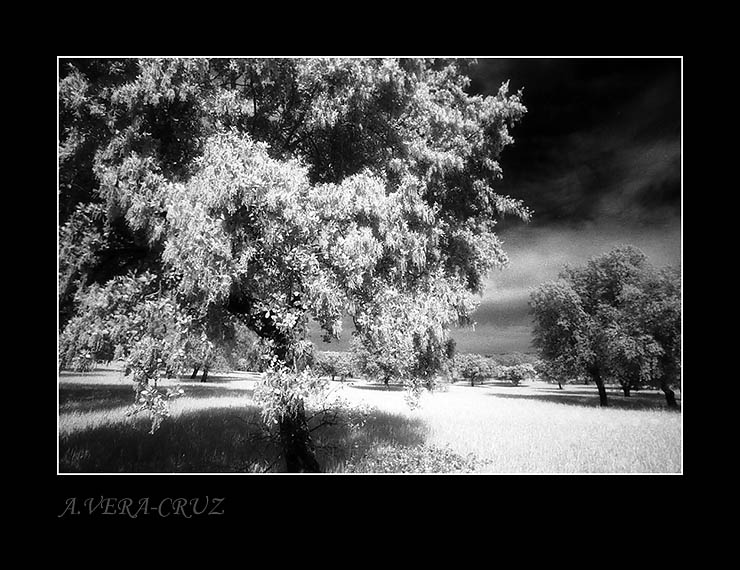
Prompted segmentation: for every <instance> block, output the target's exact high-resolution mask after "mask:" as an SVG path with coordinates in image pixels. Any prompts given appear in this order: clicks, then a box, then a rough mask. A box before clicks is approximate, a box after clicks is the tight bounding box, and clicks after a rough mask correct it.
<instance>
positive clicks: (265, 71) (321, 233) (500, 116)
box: [59, 58, 530, 469]
mask: <svg viewBox="0 0 740 570" xmlns="http://www.w3.org/2000/svg"><path fill="white" fill-rule="evenodd" d="M469 64H470V62H467V61H456V60H422V59H325V58H321V59H319V58H314V59H292V58H291V59H287V58H286V59H229V60H226V59H181V58H167V59H140V60H133V59H124V60H112V59H84V60H60V84H59V111H60V122H59V128H60V131H59V145H60V146H59V179H60V187H59V194H60V215H59V221H60V232H59V235H60V260H59V267H60V276H59V279H60V281H59V292H60V301H59V302H60V324H61V328H62V331H61V340H60V343H61V344H62V345H63V347H64V355H65V356H64V359H65V360H64V361H65V362H72V361H75V358H77V359H78V360H79V358H80V354H82V352H83V351H90V350H94V351H98V352H99V351H100V350H103V349H102V348H101V346H100V345H99V342H100V341H99V337H94V336H93V335H91V334H90V333H88V332H84V331H85V327H86V326H87V324H88V323H95V324H96V325H95V326H96V327H97V329H96V330H98V331H99V333H100V334H102V335H103V337H102V338H104V339H106V340H105V341H104V343H105V342H109V343H111V345H113V346H115V348H114V350H118V352H119V353H120V354H121V355H122V356H123V357H125V358H126V359H127V365H128V366H129V367H130V368H131V369H132V371H133V372H134V377H135V378H137V379H140V380H142V381H146V382H150V381H151V380H152V379H153V378H154V377H156V374H159V370H160V367H154V368H153V367H152V366H151V359H152V358H153V359H154V362H156V363H157V364H158V365H159V364H162V365H163V366H164V367H165V368H167V367H169V369H170V371H172V370H174V369H180V368H181V367H182V366H184V365H185V364H183V362H185V361H186V360H187V358H190V359H191V362H190V364H191V365H192V360H193V359H195V360H198V361H208V360H209V359H210V358H211V356H212V355H211V353H210V352H209V351H212V350H215V348H216V347H218V346H222V345H223V344H224V343H228V342H229V341H230V339H233V338H234V334H235V333H234V330H235V327H236V324H237V323H241V324H242V325H244V326H246V327H247V328H248V329H250V330H251V331H253V332H254V333H255V334H256V335H257V336H258V337H259V338H260V339H261V340H260V342H261V345H262V347H263V348H264V350H265V351H266V352H267V353H268V357H269V358H270V359H271V361H272V357H275V360H274V362H276V363H277V364H276V374H278V376H276V377H274V378H273V380H275V378H283V376H284V375H285V374H288V372H286V370H288V371H291V370H292V372H290V374H294V375H300V374H301V370H302V368H303V367H304V366H305V363H306V361H307V357H308V355H310V352H311V351H310V346H309V345H310V343H309V342H308V340H307V338H308V337H307V332H308V324H309V322H310V319H314V320H315V321H316V322H318V323H319V324H320V326H321V328H322V329H323V331H324V333H325V334H326V335H328V336H338V335H339V334H340V333H341V319H342V316H343V315H344V314H349V315H350V316H351V317H352V318H353V319H354V322H355V325H356V328H357V333H358V342H359V343H361V344H362V345H363V346H365V347H366V349H367V350H368V351H378V350H384V347H386V348H387V347H394V349H395V350H397V351H398V353H399V354H403V355H409V354H413V355H414V358H412V359H411V360H410V361H409V362H412V363H413V365H412V368H413V370H409V369H408V366H407V367H406V368H404V369H403V370H402V372H401V375H402V377H407V376H408V377H416V376H422V377H424V376H428V375H429V374H431V369H432V368H434V367H436V366H438V365H439V364H440V361H439V359H435V358H436V356H435V355H438V354H440V351H441V350H443V349H444V346H445V341H446V338H447V337H446V334H447V329H448V327H449V326H450V325H451V324H454V323H462V324H465V323H468V322H469V320H470V314H471V312H472V310H473V309H474V308H475V306H476V301H475V298H474V295H475V294H476V293H479V292H480V291H481V289H482V286H483V278H484V276H485V275H486V274H487V272H488V271H489V270H491V269H493V268H495V267H503V266H504V265H505V264H506V263H507V257H506V254H505V252H504V250H503V248H502V245H501V243H500V241H499V240H498V238H497V236H496V234H495V232H494V227H495V224H496V219H497V218H499V217H500V216H503V215H507V214H510V215H515V216H518V217H520V218H523V219H528V217H529V215H530V212H529V211H528V210H527V208H526V207H525V206H524V205H523V204H522V203H521V202H519V201H518V200H514V199H511V198H509V197H507V196H502V195H500V194H498V193H497V192H496V191H495V184H496V181H497V180H498V179H499V178H500V176H501V168H500V165H499V162H498V159H499V156H500V154H501V152H502V150H503V149H504V148H505V147H506V146H507V145H508V144H510V143H511V142H512V141H513V139H512V137H511V135H510V129H511V128H512V127H513V126H514V125H515V124H516V123H517V122H518V121H519V120H520V119H521V118H522V116H523V114H524V113H525V111H526V109H525V108H524V106H523V104H522V102H521V97H520V94H509V93H508V85H506V84H504V85H502V87H501V89H500V90H499V92H498V93H497V94H496V95H495V96H489V97H482V96H477V95H470V94H469V93H468V92H467V86H468V79H467V77H466V75H465V73H464V71H465V68H466V66H467V65H469ZM122 276H123V277H122ZM141 277H145V278H146V282H145V283H142V285H141V287H140V290H139V289H137V290H132V291H131V294H130V295H128V296H126V295H123V296H122V299H120V300H118V301H116V300H115V299H113V298H111V295H113V297H115V292H116V291H117V289H116V288H117V287H122V286H123V284H124V283H126V284H128V285H126V286H130V287H134V283H135V282H137V280H138V279H140V278H141ZM121 279H123V280H124V281H121ZM126 280H128V281H126ZM155 290H156V295H154V293H153V292H154V291H155ZM123 297H126V298H125V299H123ZM96 303H100V306H99V310H97V311H96V310H93V307H97V306H98V305H96ZM110 303H113V304H110ZM116 303H119V304H120V305H121V307H122V309H121V311H120V314H121V315H123V316H120V317H116V316H115V315H116V311H115V307H114V305H115V304H116ZM129 321H131V322H129ZM141 322H144V323H146V324H145V325H143V329H136V328H135V327H136V326H140V324H141ZM134 323H136V324H134ZM132 326H133V327H134V329H132V328H131V327H132ZM131 330H138V331H139V332H137V333H136V334H130V335H129V332H130V331H131ZM106 331H107V332H106ZM127 331H128V332H127ZM137 334H138V335H139V336H137ZM106 335H107V336H106ZM106 346H107V345H106ZM105 350H108V349H107V348H106V349H105ZM425 355H426V356H425ZM155 357H156V358H155ZM147 359H149V360H147ZM159 360H161V361H162V362H161V363H160V362H159ZM280 375H283V376H280ZM296 378H298V376H296ZM283 379H284V378H283ZM273 380H269V381H268V383H269V382H271V381H273ZM275 381H277V380H275ZM279 384H280V386H287V387H288V388H286V389H287V390H291V389H292V388H291V387H293V386H294V385H301V386H302V385H303V384H304V383H303V382H299V383H298V384H295V382H294V381H293V380H291V381H290V382H288V381H285V382H283V381H282V380H280V382H279ZM309 385H312V384H311V383H310V382H309ZM280 389H281V390H282V388H280ZM297 393H302V392H300V390H298V391H297ZM299 399H300V398H299ZM278 400H279V402H288V401H292V400H290V398H288V399H285V398H282V399H278ZM286 406H287V404H286ZM286 409H287V410H288V411H289V412H290V413H289V414H288V415H289V416H290V418H289V419H290V422H289V423H290V425H291V426H293V427H291V429H297V430H299V431H300V430H301V429H302V428H303V427H305V421H303V420H301V417H300V416H301V414H302V406H301V405H295V406H292V405H291V406H289V407H288V408H286ZM291 414H292V415H291ZM271 417H277V418H281V421H283V419H284V418H285V415H284V414H281V413H277V415H274V416H271ZM285 422H287V420H285V421H284V423H285ZM286 425H287V423H286ZM294 435H295V434H294ZM301 437H303V436H301ZM286 438H287V439H286V440H285V441H286V442H287V441H292V442H296V441H299V440H300V439H301V438H300V437H298V438H297V437H287V435H286ZM294 451H295V453H294V454H292V455H290V457H292V458H293V460H295V461H297V462H298V463H294V464H293V465H292V466H290V467H291V468H296V469H301V468H303V467H305V465H304V466H303V467H302V466H301V465H300V461H301V459H300V457H302V456H305V454H303V455H302V454H301V452H299V450H298V448H296V449H294ZM287 457H288V455H286V461H287ZM309 463H310V462H309Z"/></svg>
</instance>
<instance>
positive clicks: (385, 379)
mask: <svg viewBox="0 0 740 570" xmlns="http://www.w3.org/2000/svg"><path fill="white" fill-rule="evenodd" d="M383 384H384V385H385V387H386V388H388V376H386V377H385V378H383Z"/></svg>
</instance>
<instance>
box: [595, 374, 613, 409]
mask: <svg viewBox="0 0 740 570" xmlns="http://www.w3.org/2000/svg"><path fill="white" fill-rule="evenodd" d="M591 378H592V379H593V381H594V383H595V384H596V387H597V388H598V390H599V405H600V406H601V407H602V408H606V407H607V406H608V405H609V402H608V401H607V399H606V386H604V380H602V378H601V374H599V371H598V370H593V371H592V372H591Z"/></svg>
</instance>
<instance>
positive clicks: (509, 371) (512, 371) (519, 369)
mask: <svg viewBox="0 0 740 570" xmlns="http://www.w3.org/2000/svg"><path fill="white" fill-rule="evenodd" d="M535 375H536V371H535V369H534V366H533V365H532V364H529V363H523V364H514V365H513V366H501V367H500V368H499V371H498V377H499V378H501V379H503V380H508V381H509V382H511V383H512V384H514V386H518V385H519V384H521V383H522V382H524V381H526V380H531V379H532V378H534V377H535Z"/></svg>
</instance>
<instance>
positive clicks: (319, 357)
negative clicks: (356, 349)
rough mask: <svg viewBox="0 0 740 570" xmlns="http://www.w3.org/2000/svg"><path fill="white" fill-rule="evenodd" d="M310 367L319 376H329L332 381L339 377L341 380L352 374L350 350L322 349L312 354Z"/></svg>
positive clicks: (352, 364) (352, 365)
mask: <svg viewBox="0 0 740 570" xmlns="http://www.w3.org/2000/svg"><path fill="white" fill-rule="evenodd" d="M311 366H312V368H313V369H314V370H315V371H316V372H317V373H318V374H320V375H321V376H329V377H330V378H331V380H332V381H334V379H335V378H337V377H339V378H340V380H342V382H344V380H345V379H346V378H349V377H350V376H352V375H353V374H354V362H353V357H352V353H351V352H336V351H322V352H316V353H315V355H314V359H313V363H312V365H311Z"/></svg>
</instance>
